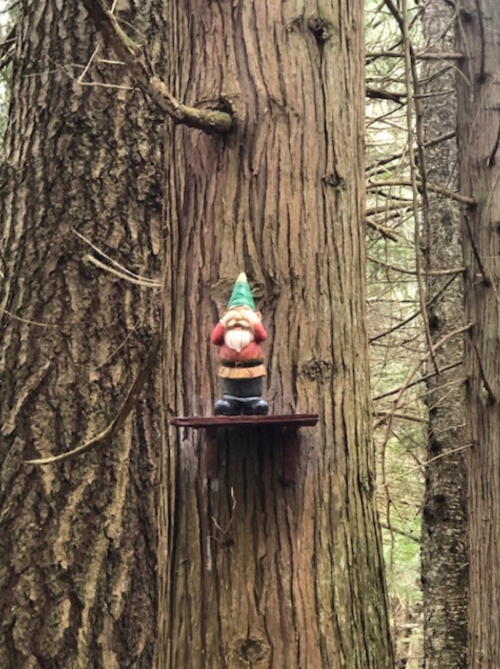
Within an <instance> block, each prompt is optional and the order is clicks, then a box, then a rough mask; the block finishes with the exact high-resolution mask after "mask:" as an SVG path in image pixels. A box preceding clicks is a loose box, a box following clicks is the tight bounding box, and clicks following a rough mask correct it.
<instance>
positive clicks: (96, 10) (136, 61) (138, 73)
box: [83, 0, 233, 134]
mask: <svg viewBox="0 0 500 669" xmlns="http://www.w3.org/2000/svg"><path fill="white" fill-rule="evenodd" d="M83 4H84V6H85V8H86V10H87V12H88V13H89V16H90V17H91V18H92V20H93V21H94V23H95V26H96V28H97V30H98V31H99V32H100V33H101V35H102V37H103V39H104V41H105V43H106V44H107V45H108V46H110V47H111V48H112V49H113V51H114V52H115V53H116V55H117V57H118V59H119V60H120V61H123V62H124V63H125V65H126V67H127V69H128V71H129V72H130V74H131V75H132V77H133V78H134V80H135V82H136V83H137V85H138V86H139V88H141V90H142V91H143V92H144V93H145V94H146V95H147V96H148V97H149V98H150V99H152V100H153V102H155V103H156V104H157V105H158V107H160V109H162V110H163V111H164V112H165V113H167V114H168V115H169V116H171V117H172V118H173V119H174V121H175V122H176V123H181V124H184V125H187V126H189V127H191V128H198V129H199V130H203V131H204V132H207V133H219V134H225V133H228V132H229V131H230V130H231V129H232V127H233V119H232V117H231V115H230V114H228V113H227V112H225V111H219V110H209V109H196V108H195V107H188V106H187V105H185V104H183V103H182V102H179V100H177V99H176V98H175V97H174V96H173V95H172V93H171V92H170V91H169V90H168V88H167V86H166V85H165V83H164V82H163V81H161V80H160V79H158V77H155V76H153V75H152V74H151V72H150V68H149V65H148V62H147V59H146V58H145V56H144V52H143V49H142V47H141V46H140V45H139V44H137V43H136V42H134V41H133V40H132V39H130V37H128V35H126V33H125V32H124V31H123V30H122V29H121V28H120V26H119V25H118V21H117V20H116V17H115V16H114V15H113V14H112V13H111V12H110V11H109V10H108V8H107V7H106V5H105V3H104V0H83Z"/></svg>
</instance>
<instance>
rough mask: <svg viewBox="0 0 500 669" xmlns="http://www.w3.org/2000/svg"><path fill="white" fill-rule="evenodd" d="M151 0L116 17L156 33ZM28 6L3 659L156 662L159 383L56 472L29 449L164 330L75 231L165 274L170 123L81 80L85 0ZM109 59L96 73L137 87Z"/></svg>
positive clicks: (75, 664) (67, 422)
mask: <svg viewBox="0 0 500 669" xmlns="http://www.w3.org/2000/svg"><path fill="white" fill-rule="evenodd" d="M140 4H143V3H140ZM156 4H158V5H159V4H161V3H155V2H151V3H149V4H148V6H147V7H142V8H141V9H140V10H139V9H138V7H135V6H133V4H132V3H129V9H128V10H127V11H125V10H123V11H122V12H121V14H120V16H121V18H123V19H125V20H127V21H132V20H133V21H134V25H135V26H136V27H137V29H139V30H140V31H142V33H143V34H144V35H145V37H146V38H148V37H149V38H151V40H152V37H153V35H154V33H155V30H157V27H156V28H155V26H158V25H161V22H162V20H163V19H162V15H161V12H159V11H157V10H158V7H156V6H155V5H156ZM59 8H61V9H59ZM19 12H20V13H19V17H18V29H17V36H18V37H17V46H16V55H15V61H14V72H13V86H12V101H11V109H10V117H9V126H8V132H7V137H6V143H5V151H4V161H3V164H2V169H1V194H2V198H1V204H0V206H1V218H0V220H1V240H2V241H1V244H2V245H1V264H0V267H1V273H2V280H1V281H0V308H1V309H0V318H1V325H0V365H1V367H0V373H1V383H0V412H1V414H0V418H1V421H0V422H1V446H0V466H1V473H0V591H1V593H2V595H1V597H0V624H1V634H0V666H1V667H4V668H5V669H14V668H15V669H24V668H26V669H27V668H28V667H29V669H42V668H43V669H48V668H49V667H50V669H58V668H61V669H70V668H75V669H76V668H79V669H80V668H81V669H84V668H85V669H86V668H97V667H105V668H106V669H113V668H115V669H118V668H119V669H124V667H137V668H139V667H144V668H146V667H151V666H152V657H153V647H154V642H155V636H156V634H155V633H156V605H157V590H156V525H155V506H156V503H157V494H156V489H157V488H156V475H155V471H154V465H155V461H156V457H157V453H158V448H159V438H158V435H159V426H158V401H157V397H158V395H157V394H156V393H154V392H150V393H149V394H148V395H147V396H146V395H145V394H143V399H142V401H141V402H140V403H139V407H138V409H137V411H136V412H135V414H134V417H133V418H130V419H128V420H127V422H126V424H125V426H124V428H123V429H122V431H121V433H120V434H119V435H118V436H117V437H116V438H114V439H113V440H112V443H109V442H108V443H107V444H105V445H103V446H101V447H100V448H98V449H94V450H91V451H88V452H87V453H86V454H85V455H83V456H82V457H80V458H78V459H71V460H68V461H66V462H65V463H62V464H60V465H51V466H47V467H45V468H39V467H34V466H26V465H25V464H23V460H25V459H27V458H30V457H37V456H38V457H46V456H49V455H51V454H56V453H61V452H63V451H65V450H69V449H71V448H73V447H75V446H76V445H78V444H79V443H83V442H84V441H86V440H88V439H90V438H91V437H93V436H94V435H96V434H97V433H98V432H100V431H101V430H103V429H104V428H105V427H106V425H107V424H108V423H109V422H110V421H111V420H112V419H113V418H114V416H115V415H116V413H117V411H118V407H119V406H120V404H121V402H122V401H123V399H124V397H125V395H126V393H127V390H128V388H129V387H130V385H131V383H132V380H133V378H134V377H135V375H136V374H137V372H138V369H139V367H140V365H141V363H142V360H143V359H144V357H145V355H146V353H147V351H148V349H149V348H150V345H151V340H152V337H153V335H154V330H157V329H158V321H157V319H155V312H157V302H158V301H159V297H158V295H156V296H155V294H154V293H152V292H148V291H147V289H145V288H141V287H138V286H134V285H132V284H130V283H127V282H124V281H122V280H121V279H118V278H117V277H116V276H114V275H112V274H109V273H107V272H103V271H102V270H100V269H98V268H97V267H95V266H94V265H93V264H90V263H88V262H86V261H85V259H84V256H85V255H86V254H87V253H89V252H91V253H93V254H94V255H95V256H97V257H98V258H99V259H100V260H103V261H104V260H105V259H104V257H103V256H101V255H100V254H99V252H98V251H94V250H92V249H90V248H89V247H88V245H86V244H85V243H84V242H83V241H82V239H81V238H80V237H77V236H76V235H75V234H74V232H73V231H74V230H76V231H77V232H78V233H80V234H82V235H84V236H85V237H86V238H88V239H89V240H90V241H92V243H93V244H95V245H96V246H97V247H98V248H99V249H100V250H102V252H105V253H107V254H109V255H110V256H111V257H112V258H113V259H114V260H117V261H119V262H121V263H122V264H124V265H125V266H127V267H128V268H130V269H131V270H132V271H134V272H137V273H138V274H143V275H146V276H149V277H155V276H156V275H158V274H159V262H158V258H159V255H158V254H159V252H160V247H161V241H160V222H161V207H162V181H161V175H162V158H161V147H160V142H159V141H158V134H159V127H160V126H159V123H158V119H155V117H154V116H153V115H152V114H151V112H150V111H148V108H147V107H146V105H145V104H144V101H143V99H142V95H141V94H138V93H137V92H134V91H131V90H117V89H116V88H115V89H106V88H102V87H99V86H83V85H82V84H81V83H78V81H77V78H78V77H79V76H80V74H82V72H83V69H84V66H85V65H86V64H87V62H88V60H89V58H90V56H91V55H92V53H93V51H94V47H95V44H96V40H95V38H94V36H93V33H92V32H91V30H90V25H89V21H88V18H87V15H86V13H85V12H84V10H83V9H82V6H81V4H80V3H54V2H49V1H47V0H26V1H25V2H23V3H21V5H20V6H19ZM151 44H152V45H153V46H152V49H151V53H150V57H151V59H152V60H153V62H157V61H158V60H161V59H162V54H161V44H159V43H158V42H153V41H151ZM105 57H106V54H105V52H104V49H103V48H102V47H101V49H100V51H99V52H98V53H97V54H96V57H95V59H94V61H93V65H92V67H91V68H90V69H89V71H88V73H87V74H86V75H85V77H84V79H85V80H86V81H88V80H91V79H93V80H94V81H100V82H102V81H103V79H104V78H105V79H106V80H107V81H111V82H114V83H115V84H120V85H125V84H126V85H128V84H129V83H130V82H128V81H126V80H123V78H122V76H121V74H118V73H121V70H119V69H118V70H117V68H116V66H112V65H106V64H104V63H102V62H100V59H102V58H105ZM108 58H109V56H108ZM4 309H5V311H4ZM155 321H156V322H155Z"/></svg>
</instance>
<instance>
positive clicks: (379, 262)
mask: <svg viewBox="0 0 500 669" xmlns="http://www.w3.org/2000/svg"><path fill="white" fill-rule="evenodd" d="M368 260H369V261H370V262H374V263H376V264H377V265H382V267H387V269H392V270H394V271H395V272H401V274H413V275H414V274H416V273H417V272H416V270H414V269H407V268H406V267H400V266H399V265H392V264H391V263H388V262H385V261H384V260H380V258H375V257H374V256H370V255H369V256H368ZM464 271H465V267H455V268H452V269H435V270H431V271H429V272H424V274H425V275H426V276H447V275H449V274H457V273H461V272H464Z"/></svg>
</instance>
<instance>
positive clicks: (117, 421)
mask: <svg viewBox="0 0 500 669" xmlns="http://www.w3.org/2000/svg"><path fill="white" fill-rule="evenodd" d="M159 347H160V337H159V336H158V337H157V338H156V341H155V342H154V344H153V346H152V347H151V350H150V351H149V353H148V356H147V358H146V360H145V362H144V364H143V365H142V367H141V369H140V370H139V374H138V375H137V377H136V379H135V381H134V383H133V384H132V387H131V388H130V390H129V392H128V395H127V397H126V398H125V401H124V402H123V404H122V406H121V408H120V410H119V411H118V413H117V414H116V416H115V417H114V418H113V420H112V421H111V423H110V424H109V425H108V426H107V428H106V429H105V430H103V431H102V432H100V433H99V434H98V435H96V436H95V437H93V438H92V439H91V440H90V441H87V442H85V443H84V444H81V445H80V446H77V447H76V448H73V450H71V451H66V453H61V454H60V455H53V456H52V457H49V458H40V459H36V460H25V463H24V464H26V465H51V464H53V463H54V462H61V461H62V460H67V459H68V458H72V457H73V456H74V455H80V453H83V452H84V451H88V449H89V448H91V447H92V446H97V445H98V444H101V443H102V442H103V441H105V440H106V439H110V438H111V437H113V436H114V435H115V434H116V433H117V432H118V430H119V429H120V428H121V427H122V425H123V424H124V423H125V421H126V420H127V418H128V415H129V414H130V412H131V411H132V408H133V407H134V404H135V401H136V399H137V395H138V394H139V393H140V391H141V390H142V387H143V386H144V384H145V383H146V381H147V380H148V378H149V375H150V374H151V371H152V369H153V364H154V361H155V358H156V354H157V353H158V349H159Z"/></svg>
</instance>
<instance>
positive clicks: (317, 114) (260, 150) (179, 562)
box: [155, 0, 393, 669]
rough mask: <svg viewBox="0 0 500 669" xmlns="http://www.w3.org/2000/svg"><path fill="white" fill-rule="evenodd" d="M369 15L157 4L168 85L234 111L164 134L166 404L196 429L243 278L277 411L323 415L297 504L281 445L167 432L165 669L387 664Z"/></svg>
mask: <svg viewBox="0 0 500 669" xmlns="http://www.w3.org/2000/svg"><path fill="white" fill-rule="evenodd" d="M362 5H363V3H362V2H361V0H356V1H355V2H349V3H346V2H344V1H343V0H336V1H335V2H331V3H319V4H318V5H317V6H316V5H315V6H314V7H313V6H312V5H311V4H310V3H303V2H299V3H294V6H293V7H292V4H290V3H282V2H273V1H272V0H255V2H239V3H238V2H236V3H227V2H211V3H200V2H197V1H196V2H195V1H194V0H185V1H184V2H181V3H179V2H177V0H175V1H174V0H170V1H169V2H167V3H166V15H167V16H166V18H167V24H168V26H169V28H170V31H169V33H168V35H167V40H166V42H167V45H168V48H169V51H168V57H167V62H168V64H169V69H170V74H169V78H168V83H169V84H170V86H171V88H172V89H173V92H174V94H175V95H177V96H178V97H180V99H182V100H183V101H185V102H186V103H187V104H191V105H196V104H198V103H200V104H201V102H200V101H204V103H205V104H208V105H212V106H213V105H214V104H215V103H216V102H217V101H218V100H219V99H220V97H221V96H223V97H224V100H225V104H226V105H231V106H232V108H233V110H234V113H235V117H236V127H235V130H234V132H233V133H232V134H231V135H230V136H229V137H228V138H222V137H219V136H216V135H211V136H207V135H205V134H203V133H201V132H199V131H195V130H191V129H186V128H184V127H180V126H177V127H176V128H175V129H174V130H173V133H172V136H171V137H170V136H169V137H167V145H166V146H167V149H166V163H167V173H168V185H169V190H168V193H167V207H166V248H167V268H166V270H167V271H166V277H165V290H164V305H165V320H164V322H165V328H164V330H165V347H164V360H163V373H164V400H163V401H164V407H165V410H166V412H167V417H168V416H173V415H185V416H188V415H208V414H210V413H211V407H212V402H213V400H214V398H215V397H216V396H217V394H218V388H217V385H218V384H217V379H216V370H217V366H218V365H217V361H216V359H215V351H212V350H211V348H210V343H209V334H210V330H211V328H212V327H213V325H214V324H215V322H216V320H217V318H218V312H220V310H223V309H224V307H225V306H226V304H227V299H228V297H229V293H230V289H231V286H232V284H233V282H234V280H235V278H236V276H237V274H238V273H239V272H240V271H243V270H246V271H247V273H248V275H249V278H250V280H251V282H252V283H253V285H254V289H255V290H254V292H255V295H256V296H257V297H258V298H259V302H260V304H261V306H262V309H263V320H264V324H265V326H266V328H267V330H268V333H269V343H268V345H267V367H268V377H267V399H268V401H269V403H270V410H271V412H272V413H284V412H292V413H293V412H318V413H319V415H320V423H319V425H318V426H317V427H316V428H305V429H303V430H302V431H301V433H300V466H299V477H298V481H297V485H296V487H295V489H294V488H292V487H287V486H284V485H283V484H282V483H281V482H280V472H281V452H280V448H279V435H277V434H276V433H275V432H273V431H271V430H264V429H261V430H258V429H247V430H239V429H235V430H225V431H222V430H221V431H220V432H219V462H218V468H219V469H218V477H217V478H216V479H214V480H211V482H210V483H208V482H207V481H206V479H205V477H204V476H203V469H202V466H201V457H202V451H203V448H204V442H203V436H202V435H200V434H198V433H194V432H193V431H188V430H186V429H183V430H182V431H180V432H177V430H176V429H175V428H173V427H171V426H170V427H168V426H167V427H166V429H165V435H164V448H165V460H164V472H163V486H162V494H161V496H160V497H161V500H160V501H161V522H160V531H161V532H162V536H161V538H160V552H159V556H160V579H161V589H160V593H159V596H160V608H159V611H160V620H159V625H160V630H159V634H160V643H159V645H158V657H157V662H156V665H155V666H156V667H158V669H160V668H161V669H179V668H180V667H193V668H196V669H201V668H206V669H212V668H215V667H217V669H238V668H240V667H241V668H242V669H243V668H247V667H253V668H254V669H257V668H264V667H265V668H270V669H271V668H272V669H283V668H284V667H286V668H287V669H299V667H300V668H301V669H321V668H323V669H326V668H328V669H340V667H348V668H349V669H386V668H389V667H392V666H393V658H392V650H391V644H390V639H389V631H388V615H387V603H386V597H385V593H384V576H383V564H382V555H381V547H380V536H379V529H378V523H377V514H376V507H375V500H374V495H373V487H374V481H373V476H374V466H373V452H372V440H371V433H370V430H371V427H370V423H371V416H370V403H369V378H368V360H367V337H366V331H365V285H364V270H365V247H364V225H363V223H364V193H363V183H364V171H363V131H364V128H363V105H364V95H363V83H364V82H363V46H362V41H363V11H362V9H363V7H362Z"/></svg>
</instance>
